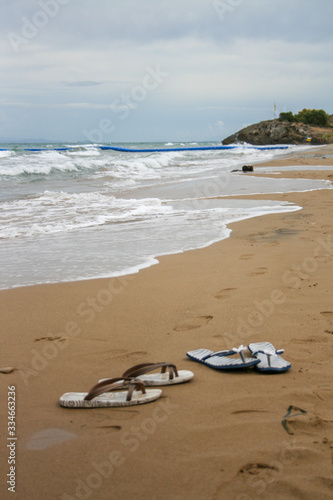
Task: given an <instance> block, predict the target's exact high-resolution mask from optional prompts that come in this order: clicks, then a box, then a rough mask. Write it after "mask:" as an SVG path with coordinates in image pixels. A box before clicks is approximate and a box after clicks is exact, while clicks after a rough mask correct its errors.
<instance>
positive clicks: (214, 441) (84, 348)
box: [0, 147, 333, 500]
mask: <svg viewBox="0 0 333 500" xmlns="http://www.w3.org/2000/svg"><path fill="white" fill-rule="evenodd" d="M332 152H333V148H332V147H327V148H321V149H318V148H314V150H313V153H312V152H310V157H309V155H302V157H296V156H295V155H293V157H292V158H291V159H290V158H287V160H286V161H285V160H284V158H283V157H282V158H281V160H280V161H275V162H272V163H271V164H272V165H276V166H278V165H279V164H288V163H289V164H291V163H292V164H294V165H296V164H306V162H307V164H309V163H310V164H312V165H316V164H317V165H322V164H323V157H324V156H325V157H326V158H324V160H325V162H326V164H329V165H333V158H332ZM329 155H331V156H329ZM259 169H260V166H258V167H257V166H256V167H255V171H259ZM244 175H245V174H244ZM286 175H294V176H300V175H301V176H304V177H307V178H310V177H316V178H318V177H319V178H323V179H329V180H333V172H332V171H318V170H315V169H314V171H313V172H308V171H307V172H303V173H300V172H295V173H293V174H290V173H288V174H283V176H286ZM266 198H269V199H277V200H283V201H290V202H293V203H296V204H297V205H299V206H302V207H303V209H302V210H300V211H297V212H292V213H285V214H279V215H269V216H267V215H266V216H263V217H257V218H254V219H249V220H246V221H243V222H239V223H235V224H232V225H231V228H232V234H231V237H230V238H229V239H227V240H224V241H221V242H220V243H216V244H214V245H212V246H210V247H209V248H205V249H202V250H195V251H191V252H186V253H184V254H179V255H172V256H167V257H163V258H161V259H159V261H160V264H159V265H156V266H153V267H151V268H149V269H145V270H143V271H141V272H140V273H138V274H136V275H133V276H127V277H123V278H118V279H106V280H92V281H82V282H75V283H67V284H60V285H44V286H33V287H23V288H17V289H13V290H6V291H2V292H0V299H1V301H0V303H1V324H2V327H1V366H0V368H4V367H13V368H15V371H13V372H11V373H0V378H1V382H2V383H1V405H2V410H1V415H2V416H1V436H2V438H1V441H2V442H1V462H0V471H1V486H0V488H1V492H0V496H1V498H16V499H19V500H45V499H47V500H53V499H62V500H65V499H67V500H68V499H73V498H75V499H76V498H78V499H88V498H89V499H94V500H95V499H96V500H109V499H117V500H118V499H126V500H127V499H142V500H143V499H144V500H147V499H148V500H155V499H156V500H183V499H184V500H185V499H186V500H188V499H193V500H199V499H200V500H202V499H212V500H213V499H214V500H215V499H223V500H229V499H230V500H249V499H266V500H273V499H274V500H280V499H302V500H303V499H304V500H307V499H309V500H310V499H311V500H313V499H316V500H324V499H327V500H328V499H331V498H333V475H332V470H333V467H332V456H333V394H332V374H333V363H332V354H333V349H332V343H333V294H332V270H333V260H332V258H333V217H332V215H333V197H332V191H331V190H322V191H313V192H305V193H288V194H280V195H269V196H266ZM256 341H269V342H271V343H272V344H273V345H274V346H275V347H276V348H284V349H285V354H284V358H285V359H287V360H289V361H290V362H291V363H292V368H291V370H289V371H288V372H286V373H284V374H278V375H264V374H260V373H258V372H256V371H255V370H254V369H250V370H248V371H237V372H234V373H230V372H228V373H227V372H219V371H215V370H212V369H209V368H207V367H206V366H204V365H201V364H199V363H196V362H193V361H191V360H189V359H188V358H187V357H186V352H187V351H188V350H192V349H196V348H200V347H206V348H209V349H212V350H218V349H223V348H232V347H234V346H238V345H240V344H245V345H247V344H248V343H250V342H256ZM149 361H172V362H174V363H176V365H177V367H178V368H179V369H188V370H192V371H193V372H194V374H195V376H194V379H193V380H192V381H191V382H189V383H187V384H183V385H179V386H173V387H172V386H171V387H165V388H164V389H163V396H162V398H161V399H160V400H158V401H157V402H154V403H150V404H146V405H142V406H137V407H128V408H120V409H108V408H106V409H88V410H77V409H65V408H62V407H60V406H59V405H58V399H59V397H60V395H61V394H63V393H64V392H67V391H86V390H88V389H89V388H90V387H91V386H92V385H93V384H94V383H95V382H96V381H97V380H98V379H99V378H101V377H115V376H119V375H121V374H122V373H123V371H124V370H125V369H127V368H128V367H130V366H132V365H134V364H137V363H142V362H149ZM8 386H10V387H12V386H14V387H15V389H13V391H12V392H15V394H16V437H17V440H16V441H12V440H8V439H7V437H8V434H7V400H8ZM290 407H292V408H290ZM288 408H289V409H290V412H289V415H288V417H285V416H286V414H287V412H288ZM305 412H306V413H305ZM283 420H285V424H286V425H285V427H284V426H283V425H282V421H283ZM287 431H288V432H287ZM8 443H9V444H12V446H11V447H8V446H7V444H8ZM9 457H15V494H14V493H12V492H10V491H8V490H7V488H8V487H9V486H10V483H9V484H6V481H7V480H9V479H10V477H9V476H6V475H7V474H9V471H10V464H8V458H9ZM13 472H14V470H13V469H12V475H13ZM12 479H14V477H12Z"/></svg>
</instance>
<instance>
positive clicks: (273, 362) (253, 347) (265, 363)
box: [248, 342, 291, 373]
mask: <svg viewBox="0 0 333 500" xmlns="http://www.w3.org/2000/svg"><path fill="white" fill-rule="evenodd" d="M248 349H249V351H250V353H251V354H253V356H254V357H255V358H256V359H257V360H259V363H258V364H257V366H256V369H257V370H259V371H261V372H270V373H279V372H285V371H287V370H289V368H290V367H291V364H290V363H289V362H288V361H286V360H285V359H283V358H281V356H279V354H283V353H284V349H275V347H274V346H273V345H272V344H270V343H269V342H257V343H253V344H249V345H248Z"/></svg>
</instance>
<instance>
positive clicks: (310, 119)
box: [279, 108, 330, 127]
mask: <svg viewBox="0 0 333 500" xmlns="http://www.w3.org/2000/svg"><path fill="white" fill-rule="evenodd" d="M279 120H282V121H287V122H299V123H305V124H307V125H316V126H318V127H329V126H330V124H329V115H328V114H327V113H326V111H324V110H323V109H305V108H304V109H303V110H302V111H299V113H297V115H293V113H292V112H291V111H288V112H287V113H280V115H279Z"/></svg>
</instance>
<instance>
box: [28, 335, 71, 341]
mask: <svg viewBox="0 0 333 500" xmlns="http://www.w3.org/2000/svg"><path fill="white" fill-rule="evenodd" d="M41 340H46V341H48V342H53V341H57V342H64V341H65V340H66V339H65V337H60V336H59V335H58V336H55V337H40V338H39V339H35V340H34V342H39V341H41Z"/></svg>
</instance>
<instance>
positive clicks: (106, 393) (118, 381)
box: [59, 377, 162, 408]
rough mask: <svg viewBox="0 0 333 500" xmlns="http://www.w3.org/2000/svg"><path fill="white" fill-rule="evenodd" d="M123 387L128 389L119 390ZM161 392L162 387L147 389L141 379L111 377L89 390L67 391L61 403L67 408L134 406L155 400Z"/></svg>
mask: <svg viewBox="0 0 333 500" xmlns="http://www.w3.org/2000/svg"><path fill="white" fill-rule="evenodd" d="M122 388H125V389H126V391H119V389H122ZM113 391H115V392H113ZM161 394H162V391H161V389H148V390H146V389H145V386H144V385H143V383H142V382H141V381H140V380H135V379H132V378H128V379H125V378H124V377H121V378H109V379H106V380H104V381H103V382H99V383H98V384H96V385H94V386H93V387H92V388H91V389H90V391H89V392H66V393H65V394H63V395H62V396H61V398H60V400H59V403H60V405H61V406H65V407H67V408H108V407H118V406H133V405H139V404H144V403H150V402H151V401H155V400H156V399H158V398H159V397H160V396H161Z"/></svg>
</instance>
